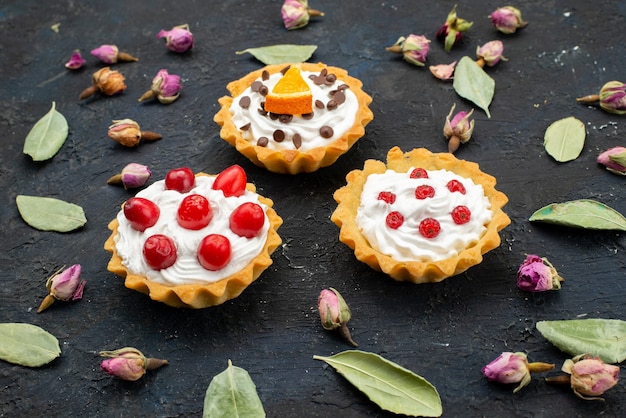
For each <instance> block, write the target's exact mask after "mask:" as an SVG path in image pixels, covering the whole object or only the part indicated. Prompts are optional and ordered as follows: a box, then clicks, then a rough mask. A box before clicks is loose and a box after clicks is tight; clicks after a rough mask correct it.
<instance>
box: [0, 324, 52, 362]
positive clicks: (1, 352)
mask: <svg viewBox="0 0 626 418" xmlns="http://www.w3.org/2000/svg"><path fill="white" fill-rule="evenodd" d="M60 355H61V348H60V347H59V341H58V340H57V339H56V337H55V336H54V335H52V334H50V333H49V332H47V331H45V330H43V329H41V328H39V327H38V326H36V325H31V324H21V323H4V324H0V359H2V360H5V361H8V362H9V363H14V364H19V365H21V366H28V367H40V366H43V365H44V364H48V363H50V362H51V361H52V360H54V359H55V358H57V357H59V356H60Z"/></svg>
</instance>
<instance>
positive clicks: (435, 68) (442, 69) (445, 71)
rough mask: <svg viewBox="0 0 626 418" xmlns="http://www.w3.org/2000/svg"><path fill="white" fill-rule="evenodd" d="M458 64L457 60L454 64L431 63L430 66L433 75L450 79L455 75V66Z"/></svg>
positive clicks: (442, 78) (441, 78)
mask: <svg viewBox="0 0 626 418" xmlns="http://www.w3.org/2000/svg"><path fill="white" fill-rule="evenodd" d="M455 66H456V61H454V62H453V63H452V64H439V65H431V66H430V67H428V69H429V70H430V72H431V73H432V75H434V76H435V77H437V78H438V79H439V80H444V81H445V80H450V79H451V78H453V77H452V76H453V75H454V67H455Z"/></svg>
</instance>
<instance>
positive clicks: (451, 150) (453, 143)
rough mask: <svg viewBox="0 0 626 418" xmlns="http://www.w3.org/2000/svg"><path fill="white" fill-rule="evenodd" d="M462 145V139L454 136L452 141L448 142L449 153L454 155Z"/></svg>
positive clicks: (451, 138)
mask: <svg viewBox="0 0 626 418" xmlns="http://www.w3.org/2000/svg"><path fill="white" fill-rule="evenodd" d="M460 144H461V138H459V137H458V136H456V135H452V136H451V137H450V140H449V141H448V152H449V153H450V154H454V152H455V151H456V150H458V149H459V145H460Z"/></svg>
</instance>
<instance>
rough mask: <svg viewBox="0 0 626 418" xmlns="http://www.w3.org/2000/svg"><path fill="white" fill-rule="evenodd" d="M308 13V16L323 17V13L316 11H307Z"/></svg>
mask: <svg viewBox="0 0 626 418" xmlns="http://www.w3.org/2000/svg"><path fill="white" fill-rule="evenodd" d="M307 11H308V12H309V16H324V12H321V11H319V10H317V9H307Z"/></svg>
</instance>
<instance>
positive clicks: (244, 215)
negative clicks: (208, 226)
mask: <svg viewBox="0 0 626 418" xmlns="http://www.w3.org/2000/svg"><path fill="white" fill-rule="evenodd" d="M264 224H265V212H263V208H262V207H261V205H259V204H256V203H253V202H246V203H242V204H241V205H239V206H238V207H237V208H236V209H235V210H234V211H233V213H231V214H230V229H231V231H233V232H234V233H235V234H237V235H239V236H240V237H246V238H252V237H256V236H257V235H258V234H259V232H261V229H262V228H263V225H264Z"/></svg>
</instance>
